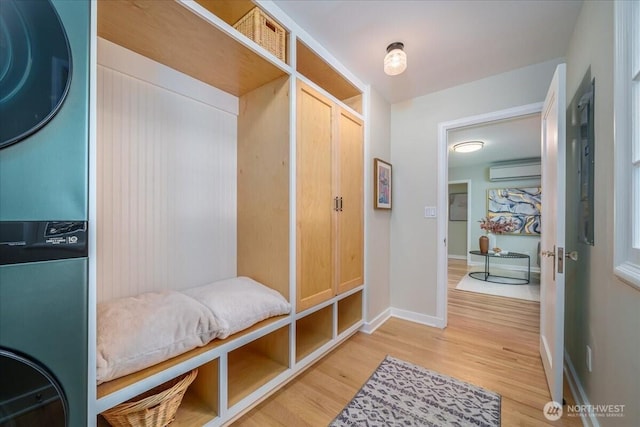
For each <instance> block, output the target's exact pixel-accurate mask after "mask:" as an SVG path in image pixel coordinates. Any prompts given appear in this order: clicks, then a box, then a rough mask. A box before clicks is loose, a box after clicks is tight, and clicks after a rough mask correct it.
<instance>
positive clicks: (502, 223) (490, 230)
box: [478, 217, 517, 253]
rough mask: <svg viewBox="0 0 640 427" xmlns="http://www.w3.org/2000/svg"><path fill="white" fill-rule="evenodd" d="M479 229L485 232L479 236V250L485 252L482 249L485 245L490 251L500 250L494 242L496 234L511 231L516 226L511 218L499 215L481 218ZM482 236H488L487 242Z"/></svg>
mask: <svg viewBox="0 0 640 427" xmlns="http://www.w3.org/2000/svg"><path fill="white" fill-rule="evenodd" d="M478 222H479V223H480V229H482V230H484V231H486V232H487V235H486V236H482V237H480V239H481V240H480V252H482V253H486V251H484V250H483V249H484V248H485V247H486V248H487V249H488V250H490V251H494V252H496V253H499V252H500V248H499V247H498V245H497V243H496V235H497V234H502V233H511V232H512V231H514V230H515V229H516V227H517V224H516V222H515V220H514V219H513V218H505V217H499V218H495V219H489V218H482V219H481V220H480V221H478ZM483 237H485V238H488V243H487V241H486V240H484V239H483Z"/></svg>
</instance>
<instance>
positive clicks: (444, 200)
mask: <svg viewBox="0 0 640 427" xmlns="http://www.w3.org/2000/svg"><path fill="white" fill-rule="evenodd" d="M541 111H542V103H535V104H528V105H523V106H520V107H514V108H510V109H506V110H500V111H495V112H492V113H487V114H482V115H478V116H472V117H466V118H462V119H458V120H454V121H450V122H443V123H440V124H439V125H438V157H439V158H438V164H439V165H440V167H439V170H438V182H439V185H438V205H439V212H438V241H440V242H443V244H444V245H445V246H446V245H447V242H448V241H447V238H448V229H449V227H448V225H449V224H448V219H449V215H448V207H449V191H448V183H449V181H450V179H449V153H450V150H449V146H450V144H449V136H450V133H452V132H454V131H456V130H462V129H468V128H471V127H474V126H478V125H482V124H487V123H495V122H499V121H504V120H509V119H514V118H518V117H524V116H529V115H534V114H540V112H541ZM472 193H474V198H475V199H476V200H478V199H479V197H480V198H484V197H486V196H485V195H484V194H479V192H477V191H476V192H473V190H472ZM474 203H475V204H478V202H474V201H471V200H470V201H469V205H471V204H474ZM470 215H473V214H470ZM479 219H480V217H479V218H478V220H479ZM474 220H475V218H472V220H471V221H468V229H469V232H468V235H467V241H468V242H469V243H468V248H467V253H468V252H469V250H470V249H471V248H472V247H474V246H477V243H476V244H475V245H474V243H473V241H474V234H473V231H474V229H473V225H475V222H474ZM477 239H478V236H476V237H475V240H476V242H477ZM534 258H535V257H534ZM448 260H449V259H448V252H447V250H446V248H445V250H443V251H438V285H437V288H438V292H437V312H438V317H439V318H441V319H443V325H444V326H446V324H447V300H448V298H447V288H448Z"/></svg>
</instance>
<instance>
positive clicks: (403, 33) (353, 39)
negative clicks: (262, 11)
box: [274, 0, 582, 103]
mask: <svg viewBox="0 0 640 427" xmlns="http://www.w3.org/2000/svg"><path fill="white" fill-rule="evenodd" d="M274 3H275V4H276V5H277V6H278V7H280V8H281V9H282V10H283V11H284V12H285V13H286V14H287V15H289V16H290V17H291V18H293V20H294V21H295V22H296V23H297V24H298V25H300V26H301V27H302V28H304V29H305V30H306V31H307V32H308V33H309V35H311V37H313V38H314V39H315V40H316V41H318V42H319V43H320V44H321V45H322V46H324V47H325V48H326V49H327V50H328V51H329V52H331V53H332V54H333V55H334V56H335V57H336V58H337V59H338V60H339V61H340V62H341V63H342V64H344V65H345V66H346V67H347V68H348V69H349V70H351V72H353V73H354V74H355V75H356V76H357V77H358V78H359V79H360V80H361V81H362V82H364V83H368V84H371V85H372V87H373V88H374V89H376V91H377V92H379V93H380V94H381V95H382V96H383V97H384V98H385V99H386V100H387V101H389V102H390V103H396V102H399V101H403V100H407V99H410V98H414V97H416V96H420V95H425V94H427V93H431V92H435V91H438V90H441V89H446V88H448V87H452V86H456V85H459V84H463V83H466V82H470V81H474V80H478V79H481V78H484V77H488V76H491V75H495V74H499V73H502V72H506V71H509V70H514V69H516V68H520V67H524V66H527V65H531V64H536V63H539V62H544V61H548V60H551V59H555V58H559V57H563V56H564V55H565V53H566V51H567V47H568V44H569V39H570V37H571V34H572V32H573V27H574V25H575V22H576V19H577V17H578V13H579V12H580V8H581V6H582V1H579V0H556V1H548V0H543V1H538V0H536V1H534V0H498V1H494V0H491V1H488V0H479V1H473V0H472V1H468V0H460V1H436V0H423V1H405V0H394V1H391V0H386V1H384V0H346V1H338V0H274ZM396 41H400V42H403V43H404V44H405V51H406V52H407V56H408V60H407V62H408V68H407V71H405V72H404V73H403V74H401V75H399V76H393V77H390V76H387V75H386V74H384V72H383V70H382V61H383V58H384V55H385V53H386V47H387V46H388V45H389V44H390V43H392V42H396Z"/></svg>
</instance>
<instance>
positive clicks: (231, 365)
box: [228, 325, 289, 407]
mask: <svg viewBox="0 0 640 427" xmlns="http://www.w3.org/2000/svg"><path fill="white" fill-rule="evenodd" d="M288 368H289V326H288V325H287V326H285V327H282V328H280V329H277V330H275V331H273V332H271V333H270V334H267V335H265V336H263V337H262V338H258V339H257V340H255V341H252V342H250V343H249V344H246V345H244V346H242V347H240V348H238V349H236V350H233V351H232V352H230V353H229V355H228V386H229V393H228V400H229V407H231V406H233V405H235V404H236V403H238V402H239V401H241V400H242V399H243V398H245V397H247V396H248V395H250V394H251V393H253V392H254V391H256V390H257V389H258V388H260V387H261V386H263V385H265V384H266V383H268V382H269V381H270V380H272V379H274V378H275V377H277V376H278V375H279V374H281V373H282V372H284V371H286V370H287V369H288Z"/></svg>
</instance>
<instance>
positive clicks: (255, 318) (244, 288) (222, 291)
mask: <svg viewBox="0 0 640 427" xmlns="http://www.w3.org/2000/svg"><path fill="white" fill-rule="evenodd" d="M183 292H184V293H185V294H186V295H189V296H190V297H192V298H195V299H196V300H198V301H199V302H200V303H202V304H203V305H205V306H207V307H208V308H209V309H210V310H211V312H212V313H213V315H214V317H215V319H216V321H217V322H218V324H219V325H220V331H219V333H218V338H227V337H228V336H229V335H233V334H235V333H236V332H239V331H241V330H243V329H246V328H248V327H250V326H251V325H254V324H256V323H258V322H259V321H261V320H264V319H267V318H269V317H273V316H280V315H282V314H288V313H289V312H290V311H291V304H289V303H288V302H287V300H286V299H284V297H283V296H282V295H281V294H280V293H279V292H278V291H275V290H273V289H271V288H268V287H266V286H264V285H263V284H261V283H258V282H256V281H255V280H253V279H250V278H248V277H236V278H233V279H226V280H221V281H219V282H214V283H211V284H209V285H204V286H198V287H197V288H191V289H187V290H185V291H183Z"/></svg>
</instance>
